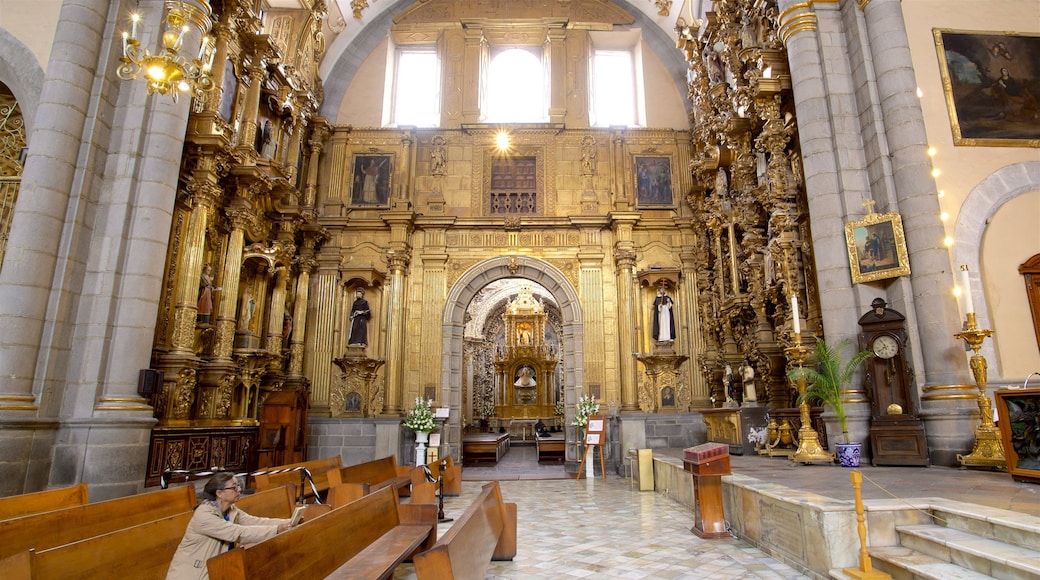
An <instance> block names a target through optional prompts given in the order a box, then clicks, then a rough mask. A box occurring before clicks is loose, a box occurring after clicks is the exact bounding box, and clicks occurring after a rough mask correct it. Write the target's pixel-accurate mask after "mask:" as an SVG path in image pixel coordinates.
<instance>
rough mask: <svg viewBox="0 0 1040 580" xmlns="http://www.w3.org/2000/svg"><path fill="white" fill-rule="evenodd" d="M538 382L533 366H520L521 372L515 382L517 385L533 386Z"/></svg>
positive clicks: (514, 384)
mask: <svg viewBox="0 0 1040 580" xmlns="http://www.w3.org/2000/svg"><path fill="white" fill-rule="evenodd" d="M537 384H538V382H537V381H535V380H534V370H533V369H532V368H531V367H520V374H519V376H518V377H517V379H516V382H515V383H513V386H515V387H533V386H536V385H537Z"/></svg>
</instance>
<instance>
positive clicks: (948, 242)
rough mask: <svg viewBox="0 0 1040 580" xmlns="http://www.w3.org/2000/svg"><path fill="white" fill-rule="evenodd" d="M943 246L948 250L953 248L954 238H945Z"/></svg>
mask: <svg viewBox="0 0 1040 580" xmlns="http://www.w3.org/2000/svg"><path fill="white" fill-rule="evenodd" d="M943 245H945V246H946V247H947V248H949V247H952V246H953V236H946V237H945V238H943Z"/></svg>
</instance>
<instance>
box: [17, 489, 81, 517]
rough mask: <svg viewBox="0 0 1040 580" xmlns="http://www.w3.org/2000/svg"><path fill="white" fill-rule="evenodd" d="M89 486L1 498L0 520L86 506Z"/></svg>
mask: <svg viewBox="0 0 1040 580" xmlns="http://www.w3.org/2000/svg"><path fill="white" fill-rule="evenodd" d="M88 501H89V500H88V499H87V484H85V483H81V484H79V485H73V486H71V487H61V488H58V489H49V490H47V491H37V492H35V493H23V494H21V495H12V496H10V497H4V498H0V520H9V519H11V518H18V517H22V516H27V515H32V514H39V513H43V512H49V511H52V510H57V509H62V508H67V507H74V506H78V505H84V504H86V503H87V502H88Z"/></svg>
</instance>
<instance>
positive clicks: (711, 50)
mask: <svg viewBox="0 0 1040 580" xmlns="http://www.w3.org/2000/svg"><path fill="white" fill-rule="evenodd" d="M702 56H703V57H704V68H705V70H707V71H708V80H709V81H711V84H713V85H714V84H718V83H721V82H722V79H723V78H724V75H725V69H724V68H723V66H722V58H721V57H720V56H719V53H718V51H716V50H715V47H714V46H712V45H711V43H710V42H709V43H706V44H705V45H704V52H703V53H702Z"/></svg>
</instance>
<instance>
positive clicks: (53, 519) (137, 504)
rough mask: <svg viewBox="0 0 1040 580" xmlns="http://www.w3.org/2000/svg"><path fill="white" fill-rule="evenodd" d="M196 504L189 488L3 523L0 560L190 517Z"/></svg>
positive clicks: (0, 530) (1, 523)
mask: <svg viewBox="0 0 1040 580" xmlns="http://www.w3.org/2000/svg"><path fill="white" fill-rule="evenodd" d="M196 504H197V502H196V500H195V488H194V487H193V486H190V485H186V486H183V487H175V488H171V489H164V490H161V491H150V492H147V493H140V494H137V495H131V496H127V497H122V498H119V499H111V500H108V501H100V502H96V503H88V504H86V505H81V506H76V507H69V508H64V509H59V510H52V511H49V512H44V513H41V514H35V515H28V516H23V517H20V518H14V519H10V520H4V521H0V559H2V558H7V557H8V556H12V555H14V554H18V553H19V552H24V551H26V550H29V549H30V548H33V549H36V550H37V551H39V550H46V549H48V548H53V547H55V546H61V545H63V544H69V543H72V542H76V541H78V540H82V539H84V538H89V537H92V536H98V535H101V534H106V533H108V532H112V531H115V530H120V529H123V528H128V527H130V526H135V525H138V524H142V523H145V522H150V521H153V520H158V519H160V518H165V517H167V516H171V515H176V514H181V513H190V512H191V511H192V509H194V508H195V505H196ZM183 533H184V528H181V534H183ZM178 541H179V539H178Z"/></svg>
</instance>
